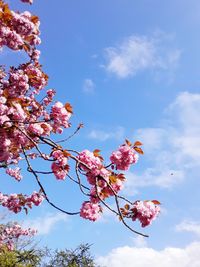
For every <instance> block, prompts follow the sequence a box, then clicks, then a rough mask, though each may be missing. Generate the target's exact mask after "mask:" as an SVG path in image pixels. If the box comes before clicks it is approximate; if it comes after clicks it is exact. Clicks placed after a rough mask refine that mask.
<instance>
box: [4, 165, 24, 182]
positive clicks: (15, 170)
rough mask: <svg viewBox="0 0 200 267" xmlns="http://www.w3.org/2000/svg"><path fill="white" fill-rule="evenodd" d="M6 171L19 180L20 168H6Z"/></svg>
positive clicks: (20, 177) (20, 176)
mask: <svg viewBox="0 0 200 267" xmlns="http://www.w3.org/2000/svg"><path fill="white" fill-rule="evenodd" d="M6 173H7V174H8V175H10V176H11V177H14V178H15V179H16V180H17V181H21V179H22V175H21V174H20V168H19V167H17V168H15V169H11V168H7V169H6Z"/></svg>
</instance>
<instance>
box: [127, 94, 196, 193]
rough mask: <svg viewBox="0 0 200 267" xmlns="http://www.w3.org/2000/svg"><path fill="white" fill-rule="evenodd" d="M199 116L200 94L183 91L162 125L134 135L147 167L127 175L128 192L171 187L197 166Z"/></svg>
mask: <svg viewBox="0 0 200 267" xmlns="http://www.w3.org/2000/svg"><path fill="white" fill-rule="evenodd" d="M199 117H200V94H192V93H188V92H183V93H180V94H179V95H178V96H177V98H176V99H175V101H174V102H173V103H172V104H171V105H169V107H168V108H167V109H166V111H165V118H164V119H163V120H162V121H160V123H159V124H160V125H162V126H160V127H158V128H142V129H138V130H137V131H136V132H135V136H134V139H135V138H137V139H139V140H141V141H142V142H143V144H144V151H145V155H146V159H147V161H148V164H149V166H150V167H149V168H147V169H146V170H145V171H144V172H140V173H136V172H134V173H132V172H129V173H128V174H127V176H128V179H127V185H126V190H127V193H128V192H135V193H136V192H137V188H139V187H145V186H152V185H154V186H155V185H156V186H159V187H172V186H174V185H176V184H177V183H180V182H181V181H182V180H183V179H184V178H185V177H186V176H187V175H189V174H190V172H191V170H194V169H195V168H196V167H199V166H200V161H199V158H200V123H199Z"/></svg>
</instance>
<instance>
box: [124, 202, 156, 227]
mask: <svg viewBox="0 0 200 267" xmlns="http://www.w3.org/2000/svg"><path fill="white" fill-rule="evenodd" d="M159 204H160V203H159V202H158V201H157V200H152V201H136V202H135V203H133V205H132V206H131V207H130V205H128V204H126V205H125V206H124V208H121V213H122V215H123V216H124V217H127V218H131V219H132V220H133V221H135V220H139V221H140V223H141V226H142V227H146V226H148V225H150V224H151V223H152V221H153V220H155V219H156V217H157V216H158V214H159V213H160V207H159Z"/></svg>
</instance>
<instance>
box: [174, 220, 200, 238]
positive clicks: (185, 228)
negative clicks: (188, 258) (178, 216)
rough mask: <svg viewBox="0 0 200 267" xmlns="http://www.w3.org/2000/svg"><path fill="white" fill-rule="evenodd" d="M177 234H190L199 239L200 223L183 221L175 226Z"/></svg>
mask: <svg viewBox="0 0 200 267" xmlns="http://www.w3.org/2000/svg"><path fill="white" fill-rule="evenodd" d="M176 231H178V232H191V233H194V234H195V235H198V236H199V237H200V222H196V221H188V220H185V221H183V222H181V223H180V224H178V225H176Z"/></svg>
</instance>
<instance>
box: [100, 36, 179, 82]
mask: <svg viewBox="0 0 200 267" xmlns="http://www.w3.org/2000/svg"><path fill="white" fill-rule="evenodd" d="M172 41H173V38H171V36H170V37H169V36H168V35H166V34H164V33H162V32H159V33H158V32H157V33H154V34H153V36H152V37H148V36H140V35H131V36H129V37H127V38H125V39H124V40H123V41H122V43H120V44H118V45H116V46H115V47H108V48H106V49H105V58H106V64H105V65H104V67H105V69H106V70H107V71H108V72H110V73H113V74H115V75H116V76H117V77H119V78H126V77H128V76H133V75H136V74H137V73H138V72H140V71H144V70H155V71H159V70H162V71H163V70H164V71H166V70H167V71H169V72H171V71H172V70H174V69H175V68H176V67H177V65H178V62H179V59H180V56H181V50H179V49H177V48H173V47H172Z"/></svg>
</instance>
